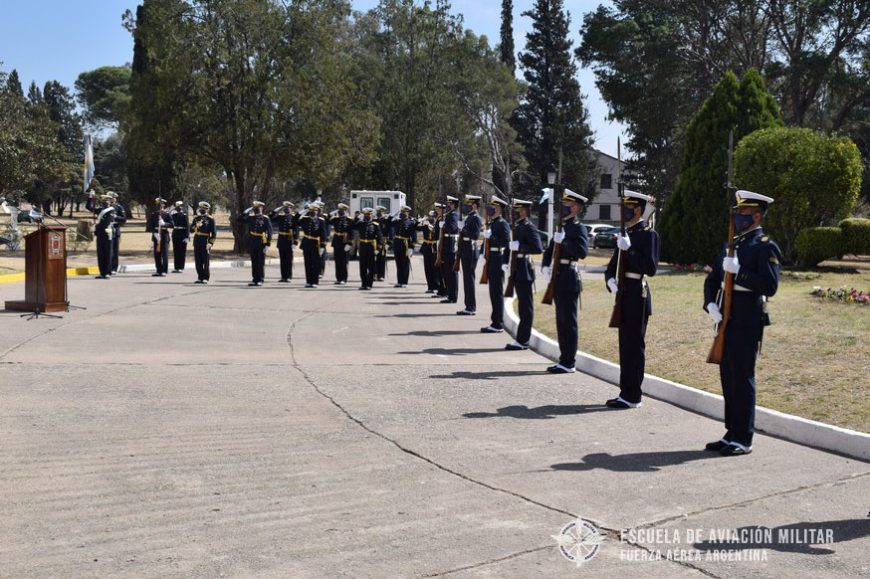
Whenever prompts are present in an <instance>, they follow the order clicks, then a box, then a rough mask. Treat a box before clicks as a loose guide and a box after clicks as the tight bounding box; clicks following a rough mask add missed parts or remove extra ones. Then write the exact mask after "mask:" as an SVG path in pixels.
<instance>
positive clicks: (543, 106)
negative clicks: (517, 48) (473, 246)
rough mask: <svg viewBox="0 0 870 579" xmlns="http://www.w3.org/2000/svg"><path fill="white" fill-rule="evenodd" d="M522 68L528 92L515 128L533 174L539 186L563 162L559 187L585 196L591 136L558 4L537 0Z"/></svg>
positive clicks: (557, 1) (552, 0) (567, 22)
mask: <svg viewBox="0 0 870 579" xmlns="http://www.w3.org/2000/svg"><path fill="white" fill-rule="evenodd" d="M523 16H528V17H530V18H532V21H533V22H532V30H531V31H530V32H529V33H528V34H527V35H526V49H525V51H523V52H522V53H520V56H519V60H520V66H521V67H522V69H523V76H524V78H525V80H526V83H527V84H528V91H527V93H526V95H525V97H524V98H523V101H522V102H521V103H520V106H519V108H518V109H517V111H516V116H515V119H514V126H515V128H516V129H517V133H518V135H519V140H520V143H522V145H523V147H524V149H525V157H526V160H527V161H528V164H529V168H530V170H531V172H532V173H536V174H538V175H540V176H541V182H544V177H545V176H546V174H547V172H549V171H550V170H551V168H554V167H557V165H558V164H559V158H560V153H561V157H562V160H563V161H562V178H561V182H562V183H563V184H564V185H566V186H568V187H570V188H572V189H575V190H579V191H583V192H588V191H589V190H590V187H589V185H590V183H591V180H592V174H593V162H592V156H591V154H590V152H591V148H592V131H591V130H590V128H589V125H588V123H587V117H588V113H587V111H586V108H585V107H584V105H583V96H582V94H581V92H580V84H579V83H578V82H577V78H576V76H577V64H576V62H575V61H574V59H573V57H572V51H571V45H572V42H571V41H570V40H569V39H568V30H569V25H570V19H569V17H568V15H567V14H566V13H565V11H564V9H563V2H562V0H536V2H535V6H534V8H533V9H532V10H529V11H526V12H523Z"/></svg>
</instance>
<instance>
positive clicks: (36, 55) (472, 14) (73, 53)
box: [0, 0, 620, 154]
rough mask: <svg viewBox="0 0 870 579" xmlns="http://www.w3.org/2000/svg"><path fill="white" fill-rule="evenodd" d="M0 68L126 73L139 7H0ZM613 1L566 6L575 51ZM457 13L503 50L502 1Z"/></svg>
mask: <svg viewBox="0 0 870 579" xmlns="http://www.w3.org/2000/svg"><path fill="white" fill-rule="evenodd" d="M0 2H2V5H3V6H2V18H0V63H2V64H0V67H2V69H3V70H4V71H6V72H9V71H10V70H12V69H13V68H15V69H17V70H18V74H19V75H20V76H21V81H22V84H24V85H25V91H26V90H27V85H29V84H30V82H31V81H36V83H37V84H38V85H39V86H42V85H43V84H44V83H45V82H46V81H48V80H57V81H60V82H61V83H62V84H64V85H66V86H68V87H70V88H72V85H73V83H74V82H75V79H76V77H78V75H79V73H80V72H83V71H85V70H91V69H94V68H97V67H99V66H104V65H120V64H124V63H125V62H130V61H131V60H132V57H133V41H132V39H131V38H130V35H129V34H128V33H127V31H126V30H124V28H123V27H122V26H121V15H122V14H123V13H124V11H125V10H127V9H130V10H134V11H135V7H136V6H137V5H138V4H139V1H138V0H0ZM602 3H605V4H609V3H610V2H609V1H608V0H565V6H566V8H567V9H568V11H569V12H570V13H571V31H572V39H573V41H574V46H575V47H576V46H577V45H578V44H579V43H580V36H579V33H578V31H579V29H580V24H581V22H582V19H583V14H585V13H586V12H590V11H592V10H595V8H596V7H597V6H598V5H599V4H602ZM452 4H453V11H454V12H455V13H461V14H462V15H463V17H464V20H465V26H466V27H468V28H471V29H472V30H474V31H475V32H476V33H477V34H485V35H486V36H487V37H488V38H489V41H490V44H496V43H497V42H498V36H499V26H500V25H501V2H500V1H499V0H453V2H452ZM532 4H533V0H514V36H515V38H514V44H515V46H516V49H517V50H522V48H523V46H524V45H525V33H526V31H527V30H528V29H529V27H530V22H529V19H528V18H523V17H521V16H520V13H521V12H523V11H524V10H527V9H529V8H530V7H531V6H532ZM376 5H377V0H353V6H354V8H355V9H357V10H368V9H370V8H373V7H374V6H376ZM579 80H580V87H581V88H582V90H583V93H584V94H585V95H586V96H587V98H586V105H587V107H588V109H589V117H590V119H589V120H590V124H591V125H592V128H593V130H594V131H595V134H596V139H597V143H596V146H597V147H598V148H599V149H601V150H603V151H605V152H608V153H611V154H613V153H614V151H615V150H616V137H617V135H618V134H619V132H620V126H619V125H617V124H616V123H611V122H608V121H607V120H606V119H607V105H606V104H604V102H602V101H601V97H600V95H599V94H598V90H597V89H596V88H595V84H594V77H593V75H592V72H591V71H588V70H581V71H580V75H579Z"/></svg>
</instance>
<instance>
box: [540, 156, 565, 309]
mask: <svg viewBox="0 0 870 579" xmlns="http://www.w3.org/2000/svg"><path fill="white" fill-rule="evenodd" d="M560 165H561V160H560ZM559 168H560V170H561V167H559ZM553 203H554V210H556V211H558V212H559V231H562V227H563V226H564V223H565V219H564V217H563V215H562V193H561V191H559V187H558V186H557V184H554V185H553ZM561 260H562V244H561V243H556V241H555V240H554V241H553V255H552V261H551V262H550V282H549V283H548V284H547V291H545V292H544V298H543V299H542V300H541V303H542V304H544V305H547V306H549V305H550V304H552V303H553V298H554V297H555V296H556V278H557V277H559V269H561V268H560V267H559V265H560V263H559V262H560V261H561Z"/></svg>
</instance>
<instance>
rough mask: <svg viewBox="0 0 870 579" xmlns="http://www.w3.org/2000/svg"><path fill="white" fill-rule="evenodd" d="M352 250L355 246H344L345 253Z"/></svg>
mask: <svg viewBox="0 0 870 579" xmlns="http://www.w3.org/2000/svg"><path fill="white" fill-rule="evenodd" d="M351 249H353V246H352V245H351V244H349V243H348V244H347V245H345V246H344V250H345V251H350V250H351Z"/></svg>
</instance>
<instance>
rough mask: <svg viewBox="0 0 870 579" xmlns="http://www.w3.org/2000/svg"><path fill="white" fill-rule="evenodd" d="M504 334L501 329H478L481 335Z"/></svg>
mask: <svg viewBox="0 0 870 579" xmlns="http://www.w3.org/2000/svg"><path fill="white" fill-rule="evenodd" d="M502 332H504V330H503V329H501V328H493V327H492V326H487V327H485V328H480V333H481V334H500V333H502Z"/></svg>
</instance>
